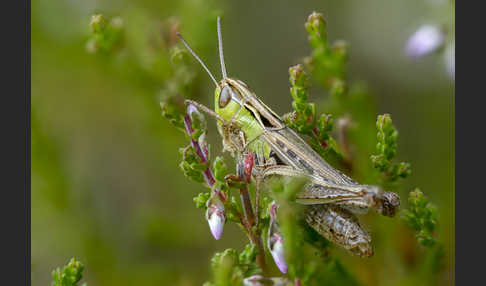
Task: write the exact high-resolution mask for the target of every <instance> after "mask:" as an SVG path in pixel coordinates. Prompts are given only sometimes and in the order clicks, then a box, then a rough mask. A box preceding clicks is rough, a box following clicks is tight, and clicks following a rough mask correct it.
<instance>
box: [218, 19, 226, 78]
mask: <svg viewBox="0 0 486 286" xmlns="http://www.w3.org/2000/svg"><path fill="white" fill-rule="evenodd" d="M218 45H219V61H220V62H221V72H222V73H223V78H227V77H228V76H227V74H226V66H225V65H224V56H223V37H222V36H221V18H220V17H218Z"/></svg>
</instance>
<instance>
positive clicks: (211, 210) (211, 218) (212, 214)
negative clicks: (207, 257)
mask: <svg viewBox="0 0 486 286" xmlns="http://www.w3.org/2000/svg"><path fill="white" fill-rule="evenodd" d="M206 205H207V207H208V208H207V210H206V220H207V221H208V224H209V229H210V230H211V233H212V235H213V236H214V239H216V240H219V239H220V238H221V235H222V234H223V228H224V223H225V222H226V214H225V209H224V205H223V203H222V202H221V199H220V198H219V196H218V195H217V194H216V193H214V194H213V196H212V197H211V199H209V200H208V201H207V203H206Z"/></svg>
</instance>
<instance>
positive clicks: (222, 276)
mask: <svg viewBox="0 0 486 286" xmlns="http://www.w3.org/2000/svg"><path fill="white" fill-rule="evenodd" d="M256 254H257V249H256V247H255V246H254V245H250V244H247V245H246V246H245V248H244V249H243V250H242V251H241V252H238V251H236V250H234V249H231V248H229V249H226V250H225V251H223V252H218V253H216V254H215V255H214V256H213V258H212V259H211V268H212V269H213V274H214V282H206V283H207V285H217V286H226V285H228V286H230V285H231V286H232V285H242V283H243V279H244V278H245V277H249V276H252V275H256V274H260V273H261V269H260V268H259V267H258V265H257V264H256V262H255V260H256ZM205 285H206V284H205Z"/></svg>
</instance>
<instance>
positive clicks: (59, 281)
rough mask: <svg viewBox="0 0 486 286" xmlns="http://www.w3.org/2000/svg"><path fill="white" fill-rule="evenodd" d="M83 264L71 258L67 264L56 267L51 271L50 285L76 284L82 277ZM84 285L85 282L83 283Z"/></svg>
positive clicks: (75, 285)
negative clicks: (62, 266) (51, 279)
mask: <svg viewBox="0 0 486 286" xmlns="http://www.w3.org/2000/svg"><path fill="white" fill-rule="evenodd" d="M83 270H84V265H83V264H82V263H81V262H79V261H77V260H75V259H74V258H71V260H70V261H69V263H68V265H66V266H64V268H63V269H62V270H61V268H59V267H58V268H57V269H55V270H54V271H53V272H52V278H53V281H52V283H51V285H52V286H77V285H78V282H79V281H80V280H81V279H82V278H83ZM83 285H86V284H83Z"/></svg>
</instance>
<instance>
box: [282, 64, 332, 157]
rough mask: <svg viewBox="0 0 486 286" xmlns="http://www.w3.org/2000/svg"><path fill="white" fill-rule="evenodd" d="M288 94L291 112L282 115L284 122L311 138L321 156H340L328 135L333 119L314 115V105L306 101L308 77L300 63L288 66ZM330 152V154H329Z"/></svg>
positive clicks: (307, 96) (327, 115) (314, 147)
mask: <svg viewBox="0 0 486 286" xmlns="http://www.w3.org/2000/svg"><path fill="white" fill-rule="evenodd" d="M289 75H290V79H289V81H290V84H291V88H290V94H291V95H292V98H293V99H294V101H293V102H292V107H293V109H294V111H293V112H291V113H287V114H285V115H284V116H283V120H284V122H285V123H286V124H287V125H288V126H289V127H290V128H292V129H294V130H295V131H297V132H299V133H301V134H304V135H307V136H309V137H311V138H312V140H311V142H310V143H311V145H312V147H313V149H314V150H316V151H317V152H319V153H320V154H321V156H323V157H327V156H328V155H334V156H339V157H340V156H341V155H340V153H339V150H338V145H337V143H336V141H335V140H334V139H333V138H332V137H331V136H330V133H331V131H332V128H333V124H334V119H333V117H332V115H330V114H321V115H320V116H319V117H318V118H317V117H316V105H315V104H314V103H308V102H307V100H308V98H309V94H308V89H309V78H308V76H307V74H306V73H305V71H304V68H303V66H302V65H301V64H298V65H295V66H293V67H290V68H289ZM329 153H331V154H329Z"/></svg>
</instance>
